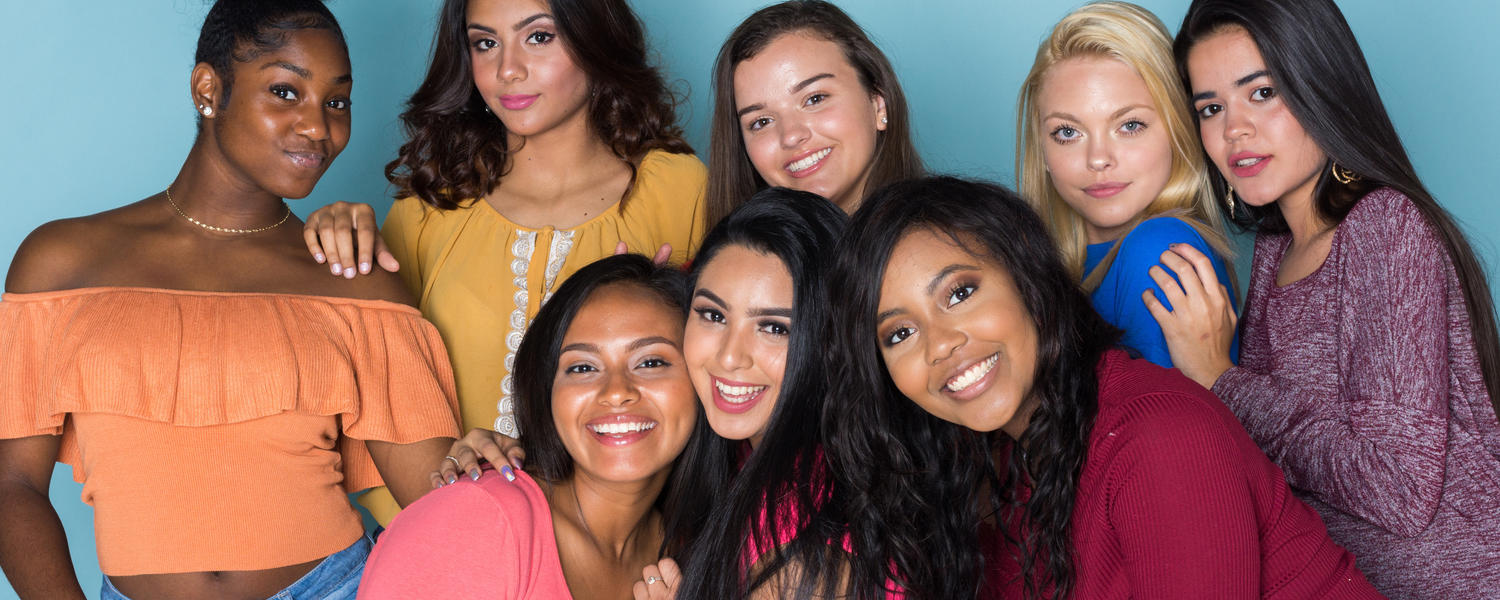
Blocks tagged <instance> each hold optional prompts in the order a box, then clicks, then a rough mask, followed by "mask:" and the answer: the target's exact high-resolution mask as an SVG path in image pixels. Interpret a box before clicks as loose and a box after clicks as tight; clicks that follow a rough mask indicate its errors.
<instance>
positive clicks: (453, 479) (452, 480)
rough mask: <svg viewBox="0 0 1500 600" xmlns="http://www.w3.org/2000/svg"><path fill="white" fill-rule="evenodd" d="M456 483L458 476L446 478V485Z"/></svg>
mask: <svg viewBox="0 0 1500 600" xmlns="http://www.w3.org/2000/svg"><path fill="white" fill-rule="evenodd" d="M457 481H458V476H457V475H449V476H448V483H455V482H457Z"/></svg>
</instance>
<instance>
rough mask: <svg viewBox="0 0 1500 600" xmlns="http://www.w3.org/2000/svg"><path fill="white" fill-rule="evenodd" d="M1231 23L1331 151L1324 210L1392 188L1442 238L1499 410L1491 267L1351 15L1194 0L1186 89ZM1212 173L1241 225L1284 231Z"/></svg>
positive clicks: (1338, 217)
mask: <svg viewBox="0 0 1500 600" xmlns="http://www.w3.org/2000/svg"><path fill="white" fill-rule="evenodd" d="M1231 27H1240V28H1243V29H1244V30H1245V31H1247V32H1248V33H1249V34H1250V37H1251V39H1253V40H1254V41H1255V45H1256V47H1257V48H1258V49H1259V50H1260V55H1261V58H1263V59H1264V60H1265V62H1266V69H1267V70H1269V71H1270V73H1271V79H1272V81H1275V82H1276V86H1277V92H1278V93H1279V97H1280V98H1281V99H1282V100H1283V101H1285V102H1286V105H1287V108H1289V109H1290V110H1291V111H1292V116H1294V117H1296V118H1297V122H1298V123H1300V124H1301V125H1302V128H1303V129H1304V130H1306V131H1307V134H1308V135H1310V136H1312V138H1313V140H1314V141H1316V142H1317V143H1318V147H1319V148H1320V149H1322V150H1323V153H1324V154H1326V155H1328V160H1329V164H1326V165H1324V168H1323V171H1322V174H1321V175H1319V177H1318V182H1317V185H1316V188H1315V189H1314V191H1313V198H1314V205H1315V206H1316V208H1317V211H1318V214H1319V216H1321V217H1323V218H1324V219H1326V220H1328V221H1329V222H1332V223H1339V222H1342V221H1343V220H1344V216H1345V215H1347V214H1349V211H1350V210H1351V209H1353V208H1354V205H1355V204H1357V203H1358V202H1359V200H1360V199H1361V198H1363V197H1364V196H1365V195H1366V194H1368V193H1370V192H1371V191H1374V190H1375V189H1377V188H1381V187H1390V188H1393V189H1395V190H1396V191H1398V192H1401V193H1402V194H1405V195H1406V197H1408V198H1410V199H1411V201H1412V204H1413V205H1415V206H1416V207H1417V210H1418V211H1419V212H1421V213H1422V217H1423V218H1425V219H1426V220H1427V224H1428V225H1430V226H1432V228H1433V230H1434V231H1435V232H1436V233H1437V236H1438V239H1440V240H1442V242H1443V249H1444V250H1446V251H1447V253H1448V258H1449V259H1450V260H1452V261H1453V267H1454V269H1455V270H1456V271H1457V273H1458V281H1459V285H1460V286H1461V287H1462V288H1463V293H1464V305H1465V306H1466V307H1467V308H1468V311H1469V325H1470V330H1471V334H1472V336H1473V339H1474V350H1475V353H1476V354H1477V355H1478V356H1479V367H1480V371H1481V372H1482V373H1483V375H1484V385H1485V388H1486V389H1487V390H1488V391H1489V395H1490V402H1491V405H1492V406H1493V407H1494V408H1495V410H1496V412H1497V413H1500V334H1497V332H1496V329H1495V307H1494V302H1493V300H1492V298H1491V296H1490V288H1489V283H1488V281H1487V280H1486V277H1485V273H1484V266H1483V265H1482V264H1480V262H1479V259H1478V257H1477V256H1475V254H1474V249H1473V248H1471V247H1469V242H1468V240H1466V239H1464V235H1463V231H1462V230H1460V229H1459V227H1458V224H1457V223H1455V222H1454V220H1453V217H1452V216H1450V215H1449V214H1448V211H1446V210H1443V207H1442V206H1440V205H1438V203H1437V200H1435V199H1433V197H1432V194H1430V193H1428V191H1427V188H1426V187H1425V186H1423V185H1422V180H1421V179H1420V178H1418V177H1417V170H1416V168H1414V167H1412V164H1411V160H1410V159H1409V158H1407V155H1406V148H1405V147H1404V146H1402V144H1401V137H1400V136H1399V135H1397V134H1396V127H1395V125H1392V124H1391V118H1390V116H1389V115H1387V114H1386V111H1385V104H1384V103H1383V102H1381V100H1380V92H1379V91H1377V90H1376V89H1375V80H1374V78H1373V77H1371V76H1370V67H1369V65H1368V64H1366V63H1365V55H1364V53H1363V52H1362V51H1360V48H1359V42H1358V41H1356V40H1355V39H1354V31H1352V30H1351V29H1349V23H1348V22H1346V21H1345V20H1344V14H1343V13H1342V12H1340V11H1339V7H1338V6H1337V5H1335V4H1334V3H1333V0H1194V1H1193V3H1192V5H1191V6H1189V7H1188V12H1187V16H1186V17H1183V20H1182V27H1181V28H1179V29H1178V32H1177V39H1176V41H1175V43H1174V44H1173V51H1174V54H1176V55H1177V70H1178V73H1179V74H1180V75H1181V77H1182V81H1183V85H1184V87H1186V88H1187V89H1188V90H1190V92H1189V93H1191V90H1192V89H1193V86H1192V82H1191V79H1190V78H1189V77H1188V70H1187V62H1188V54H1189V53H1190V52H1192V50H1193V46H1195V45H1197V43H1198V42H1199V41H1202V40H1203V39H1205V38H1207V37H1209V36H1212V35H1214V34H1216V33H1219V32H1222V31H1223V30H1225V29H1226V28H1231ZM1210 158H1211V157H1210ZM1209 164H1213V163H1212V161H1210V163H1209ZM1334 164H1337V165H1339V166H1340V167H1342V168H1345V169H1348V170H1351V171H1353V172H1354V173H1356V174H1358V175H1359V176H1360V179H1359V180H1358V181H1355V182H1353V183H1350V184H1343V183H1339V182H1338V181H1337V180H1335V179H1334V178H1333V176H1332V174H1331V172H1330V170H1331V167H1332V165H1334ZM1210 177H1211V178H1212V179H1213V181H1214V189H1215V190H1216V193H1217V194H1219V195H1220V203H1221V205H1222V206H1224V207H1225V212H1226V213H1227V214H1229V215H1230V218H1231V220H1233V221H1234V222H1235V223H1237V224H1239V225H1240V226H1242V227H1246V228H1249V229H1254V230H1257V231H1265V232H1270V233H1281V232H1285V231H1287V224H1286V220H1285V219H1283V218H1282V216H1281V211H1280V210H1279V209H1278V208H1277V207H1275V206H1264V207H1254V206H1244V204H1245V203H1244V202H1239V203H1236V204H1237V205H1239V206H1238V207H1237V210H1235V211H1231V210H1229V207H1228V204H1227V203H1226V202H1225V197H1224V189H1225V181H1224V176H1223V174H1222V173H1219V172H1218V169H1210Z"/></svg>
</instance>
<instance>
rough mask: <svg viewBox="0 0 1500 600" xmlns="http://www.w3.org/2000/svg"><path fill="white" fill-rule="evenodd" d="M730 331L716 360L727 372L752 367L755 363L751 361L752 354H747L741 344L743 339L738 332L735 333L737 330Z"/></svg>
mask: <svg viewBox="0 0 1500 600" xmlns="http://www.w3.org/2000/svg"><path fill="white" fill-rule="evenodd" d="M728 329H729V331H728V333H727V334H726V335H725V336H724V339H723V342H724V343H723V345H721V346H719V351H718V352H717V353H715V355H714V360H715V361H717V362H718V363H719V367H720V368H722V369H724V370H725V371H736V370H739V369H743V368H745V367H748V366H750V365H751V364H752V362H753V361H751V360H750V353H748V352H746V351H745V348H744V347H743V346H744V345H743V344H741V343H740V342H741V341H742V340H743V338H742V337H741V335H740V333H739V332H738V331H735V329H736V328H734V327H730V328H728Z"/></svg>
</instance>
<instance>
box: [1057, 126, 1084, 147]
mask: <svg viewBox="0 0 1500 600" xmlns="http://www.w3.org/2000/svg"><path fill="white" fill-rule="evenodd" d="M1080 137H1083V132H1081V131H1078V130H1077V129H1074V128H1073V127H1071V126H1068V125H1060V126H1058V127H1057V128H1056V129H1053V130H1052V139H1053V140H1056V141H1057V143H1059V144H1066V143H1069V142H1072V141H1075V140H1077V139H1078V138H1080Z"/></svg>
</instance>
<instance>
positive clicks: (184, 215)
mask: <svg viewBox="0 0 1500 600" xmlns="http://www.w3.org/2000/svg"><path fill="white" fill-rule="evenodd" d="M167 202H169V203H171V205H172V210H175V211H177V214H179V215H182V218H184V219H187V220H188V222H189V223H192V224H194V225H197V226H199V227H202V228H204V229H207V230H209V231H217V232H219V233H260V232H262V231H266V230H269V229H275V228H277V227H280V226H281V224H282V223H285V222H286V220H287V219H290V218H292V207H290V206H287V204H286V201H285V200H283V201H282V202H281V206H282V207H284V208H286V214H284V215H281V220H280V221H277V222H275V223H273V224H271V225H267V226H265V227H256V228H255V229H234V228H231V227H215V226H213V225H209V224H208V223H204V222H203V221H199V220H197V219H194V218H192V217H189V216H187V213H185V212H182V207H180V206H177V201H176V200H173V199H172V188H171V187H170V186H169V187H167Z"/></svg>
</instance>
